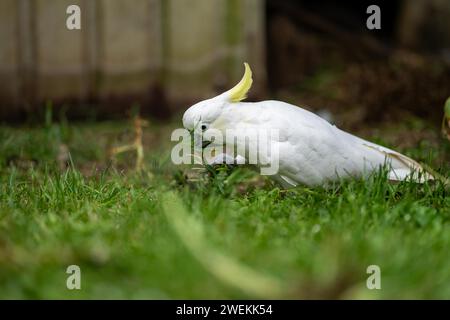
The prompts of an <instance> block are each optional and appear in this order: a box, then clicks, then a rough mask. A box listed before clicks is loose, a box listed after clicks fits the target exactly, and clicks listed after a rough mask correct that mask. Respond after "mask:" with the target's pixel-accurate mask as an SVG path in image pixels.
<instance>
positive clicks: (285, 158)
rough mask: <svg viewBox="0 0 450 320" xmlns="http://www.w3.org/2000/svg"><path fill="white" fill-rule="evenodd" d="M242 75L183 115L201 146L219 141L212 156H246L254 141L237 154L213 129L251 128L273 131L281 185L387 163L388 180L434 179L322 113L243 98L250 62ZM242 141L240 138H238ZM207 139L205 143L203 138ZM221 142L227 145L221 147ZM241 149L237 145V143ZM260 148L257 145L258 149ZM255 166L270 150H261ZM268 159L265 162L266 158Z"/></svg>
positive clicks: (321, 180) (357, 173) (319, 181)
mask: <svg viewBox="0 0 450 320" xmlns="http://www.w3.org/2000/svg"><path fill="white" fill-rule="evenodd" d="M244 66H245V73H244V76H243V78H242V80H241V81H240V82H239V83H238V84H237V85H236V86H235V87H234V88H232V89H231V90H229V91H226V92H224V93H222V94H220V95H218V96H216V97H214V98H211V99H208V100H204V101H200V102H198V103H196V104H195V105H193V106H191V107H190V108H189V109H188V110H187V111H186V112H185V113H184V115H183V126H184V127H185V128H186V129H187V130H189V131H191V132H194V131H196V130H197V131H199V132H200V135H201V136H202V137H203V146H204V147H205V146H206V145H207V144H208V143H210V142H213V144H214V143H216V146H215V147H216V149H217V148H223V150H225V151H223V153H222V152H220V153H219V154H218V155H217V156H216V157H215V158H214V159H213V160H212V161H209V162H208V163H210V164H211V163H215V164H217V163H221V162H227V163H228V162H230V159H231V161H234V162H237V163H245V162H246V161H248V160H249V159H248V154H247V153H246V152H247V151H248V150H246V149H248V146H249V145H250V146H251V144H252V143H256V140H255V139H250V140H249V141H247V144H245V148H244V149H242V148H241V150H240V151H239V150H238V152H237V154H230V152H229V150H232V151H233V150H234V151H235V150H236V149H233V148H231V149H229V148H228V145H227V144H228V143H229V141H224V142H222V141H219V143H217V141H211V140H212V139H210V138H209V137H210V136H211V134H209V133H210V132H211V131H215V132H217V131H218V132H222V133H223V135H224V136H225V135H226V134H225V132H226V131H227V130H235V132H238V133H239V132H248V131H249V130H250V131H251V130H275V131H276V132H277V133H278V134H277V135H275V137H270V138H269V139H271V141H270V144H271V145H272V147H273V146H275V147H276V148H277V150H278V154H277V161H278V163H277V169H278V170H277V172H272V173H271V174H270V177H271V178H273V179H274V180H276V181H278V182H279V183H280V184H281V185H282V186H283V187H285V188H288V187H295V186H297V185H299V184H302V185H307V186H317V185H326V184H328V183H329V182H332V181H337V180H339V179H341V178H346V177H365V176H367V175H368V174H370V173H371V172H372V171H374V170H378V169H379V168H380V167H381V166H383V165H388V168H389V170H390V171H389V177H388V178H389V179H390V180H404V179H407V178H408V177H409V178H410V179H412V180H415V181H417V182H423V181H424V180H428V179H433V177H432V175H431V174H428V173H426V172H425V170H424V169H423V167H422V166H421V165H420V164H419V163H417V162H416V161H414V160H412V159H410V158H409V157H407V156H405V155H402V154H400V153H398V152H396V151H393V150H391V149H388V148H385V147H383V146H380V145H377V144H375V143H372V142H369V141H366V140H364V139H361V138H358V137H356V136H354V135H352V134H350V133H347V132H345V131H342V130H340V129H339V128H337V127H336V126H334V125H331V124H330V123H329V122H327V121H326V120H324V119H322V118H321V117H319V116H318V115H316V114H314V113H312V112H309V111H307V110H305V109H302V108H300V107H297V106H295V105H291V104H288V103H285V102H281V101H274V100H268V101H261V102H241V101H242V100H244V99H245V98H246V96H247V93H248V91H249V90H250V87H251V85H252V82H253V80H252V71H251V69H250V67H249V65H248V64H247V63H245V64H244ZM238 140H239V137H238ZM205 141H206V143H205ZM222 144H223V146H224V147H223V146H222ZM238 149H239V148H238ZM227 150H228V151H227ZM258 150H259V149H258ZM258 152H259V154H258V161H257V163H255V164H256V165H257V166H260V167H262V160H261V161H260V159H263V158H264V157H266V158H267V155H266V154H265V153H264V154H261V152H260V151H258ZM264 160H265V162H264V163H265V164H267V161H266V160H267V159H264Z"/></svg>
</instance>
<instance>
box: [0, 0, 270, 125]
mask: <svg viewBox="0 0 450 320" xmlns="http://www.w3.org/2000/svg"><path fill="white" fill-rule="evenodd" d="M73 4H75V5H78V6H79V7H80V9H81V30H68V29H67V27H66V19H67V18H68V16H69V15H68V14H67V13H66V9H67V7H68V6H69V5H73ZM264 24H265V21H264V1H263V0H57V1H55V0H1V1H0V84H1V85H0V117H3V118H5V117H11V116H13V115H17V114H20V113H23V112H33V111H35V110H37V108H42V105H43V103H44V102H45V101H49V100H52V101H54V102H55V103H58V104H60V103H67V104H68V105H70V106H71V108H82V106H85V105H90V106H91V107H92V108H97V105H106V108H109V107H111V108H115V109H116V110H117V109H119V110H120V109H125V108H128V107H129V104H130V103H133V102H140V103H142V104H143V105H142V106H141V107H142V108H144V109H146V108H153V109H155V108H167V106H168V105H176V104H177V103H181V102H184V101H192V100H193V99H199V98H204V97H208V96H211V95H214V94H215V93H217V91H219V90H221V89H225V88H227V87H228V86H230V85H233V84H234V82H237V81H238V80H239V78H240V76H241V74H242V71H243V66H242V63H243V62H244V61H248V62H250V63H251V65H252V68H253V69H254V78H255V81H254V83H255V85H254V86H255V88H254V90H255V91H254V92H261V91H262V90H263V89H264V86H265V72H266V71H265V62H264V59H265V57H264V52H265V50H264V49H265V44H264V33H265V31H264V30H265V27H264ZM158 95H159V96H160V97H164V99H165V100H167V101H169V103H168V104H165V103H160V102H161V101H162V100H164V99H162V98H161V99H159V98H158V97H157V96H158ZM155 97H156V98H155ZM122 98H125V99H122ZM158 99H159V100H158ZM158 101H160V102H158ZM114 102H116V103H114ZM117 102H118V103H117ZM158 104H160V105H158ZM113 105H114V106H113ZM155 105H156V106H155ZM111 110H113V109H111ZM154 111H155V110H154ZM156 111H158V110H156ZM160 111H161V110H160Z"/></svg>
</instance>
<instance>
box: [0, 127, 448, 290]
mask: <svg viewBox="0 0 450 320" xmlns="http://www.w3.org/2000/svg"><path fill="white" fill-rule="evenodd" d="M417 121H419V120H415V122H410V123H406V124H405V125H404V126H403V127H401V128H399V127H398V126H395V127H392V126H390V127H386V128H384V130H383V132H384V134H383V136H384V139H385V140H380V139H381V138H380V136H377V135H374V136H373V138H375V140H378V141H382V142H383V143H384V144H387V145H389V144H390V141H395V139H396V134H395V132H397V131H402V132H408V131H410V132H412V131H414V130H415V128H416V127H417V125H418V124H417ZM422 125H423V124H422ZM173 126H174V124H166V125H156V124H154V125H150V127H149V128H147V129H145V130H144V146H145V160H144V168H143V169H142V170H140V171H135V168H134V158H133V157H134V155H133V153H124V154H120V155H118V156H117V157H116V158H115V159H114V161H113V162H111V160H110V158H109V154H108V150H109V149H110V148H111V146H112V145H115V144H117V143H120V142H125V141H130V140H131V138H132V137H133V134H132V132H131V130H132V129H131V125H130V124H127V123H122V122H103V123H100V124H98V123H82V124H69V123H52V122H48V123H47V124H44V125H40V126H33V127H27V128H23V127H19V128H17V127H7V126H3V127H2V128H1V129H0V141H1V143H0V266H1V268H0V288H1V290H0V297H1V298H50V299H56V298H149V299H153V298H163V299H165V298H261V297H263V298H274V297H275V298H448V297H449V296H450V281H449V280H450V259H449V258H448V247H449V245H450V210H449V208H450V197H448V194H447V192H448V191H446V190H445V187H444V186H443V185H441V184H425V185H416V184H411V183H408V182H402V183H399V184H394V185H392V184H389V183H388V182H387V181H386V180H385V178H383V176H382V175H374V176H373V177H372V178H371V179H369V180H368V181H347V182H343V183H342V184H338V185H336V186H334V187H332V188H331V189H321V188H314V189H311V188H304V187H299V188H296V189H293V190H290V191H282V190H280V189H278V188H277V187H276V186H275V185H273V184H272V183H271V182H270V181H268V180H265V179H262V178H261V177H258V176H257V175H255V173H253V172H252V171H246V170H244V169H240V170H235V171H232V172H225V171H223V172H222V171H219V172H217V173H215V174H213V175H212V176H211V175H210V176H208V175H195V174H194V175H193V173H192V170H190V169H189V168H179V167H176V166H174V165H172V164H171V162H170V158H169V155H170V152H169V150H170V149H169V148H170V143H169V139H164V138H162V137H169V136H170V135H169V133H170V131H171V129H172V128H173ZM390 131H391V132H393V133H394V134H392V135H390V134H387V133H388V132H390ZM421 131H423V132H424V134H428V135H431V136H433V134H434V133H433V132H434V131H433V128H430V127H427V126H426V125H424V127H422V130H421ZM165 141H167V142H165ZM441 142H442V141H441ZM423 143H426V142H425V141H424V142H423ZM428 143H430V142H428ZM429 150H430V149H429V144H419V145H417V146H415V147H406V148H403V150H401V151H403V152H405V153H406V154H408V155H413V156H414V157H416V158H417V159H419V160H420V161H424V162H426V163H428V164H430V165H431V166H433V167H434V168H435V169H437V170H438V171H439V172H440V173H441V174H443V175H445V176H447V177H448V175H449V167H448V166H445V165H444V166H442V165H443V164H444V163H445V162H442V161H443V160H442V159H448V155H449V145H448V144H447V145H445V144H442V146H441V147H437V148H435V149H434V150H433V149H431V150H433V152H432V153H431V154H430V152H429ZM445 157H447V158H445ZM439 159H441V160H439ZM446 161H447V160H446ZM69 265H78V266H79V267H80V268H81V290H68V289H67V287H66V279H67V277H68V276H69V275H68V274H66V269H67V267H68V266H69ZM369 265H378V266H379V267H380V268H381V274H382V276H381V285H382V289H381V290H369V289H367V287H366V280H367V278H368V276H369V275H368V274H367V273H366V269H367V267H368V266H369Z"/></svg>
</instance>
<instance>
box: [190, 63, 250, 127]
mask: <svg viewBox="0 0 450 320" xmlns="http://www.w3.org/2000/svg"><path fill="white" fill-rule="evenodd" d="M244 66H245V72H244V76H243V77H242V79H241V81H240V82H239V83H238V84H237V85H236V86H234V87H233V88H232V89H231V90H228V91H226V92H224V93H222V94H220V95H218V96H216V97H214V98H211V99H207V100H203V101H200V102H198V103H196V104H194V105H193V106H191V107H190V108H189V109H187V110H186V112H185V113H184V115H183V126H184V127H185V128H186V129H188V130H189V131H193V130H196V129H200V130H201V131H205V130H207V129H208V128H209V126H210V125H211V124H212V123H213V122H214V121H216V120H217V119H218V118H219V117H220V115H221V114H222V111H223V110H224V108H226V107H227V106H228V105H229V104H231V103H235V102H239V101H241V100H243V99H245V98H246V97H247V92H248V91H249V90H250V87H251V86H252V83H253V79H252V71H251V69H250V67H249V65H248V64H247V63H244Z"/></svg>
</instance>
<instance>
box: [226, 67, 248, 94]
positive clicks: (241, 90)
mask: <svg viewBox="0 0 450 320" xmlns="http://www.w3.org/2000/svg"><path fill="white" fill-rule="evenodd" d="M244 66H245V72H244V76H243V77H242V79H241V81H239V83H238V84H237V85H236V86H234V87H233V88H232V89H230V90H229V91H228V98H229V99H230V101H231V102H239V101H241V100H244V99H245V98H247V93H248V91H249V90H250V88H251V86H252V83H253V79H252V70H251V69H250V66H249V65H248V63H247V62H245V63H244Z"/></svg>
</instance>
